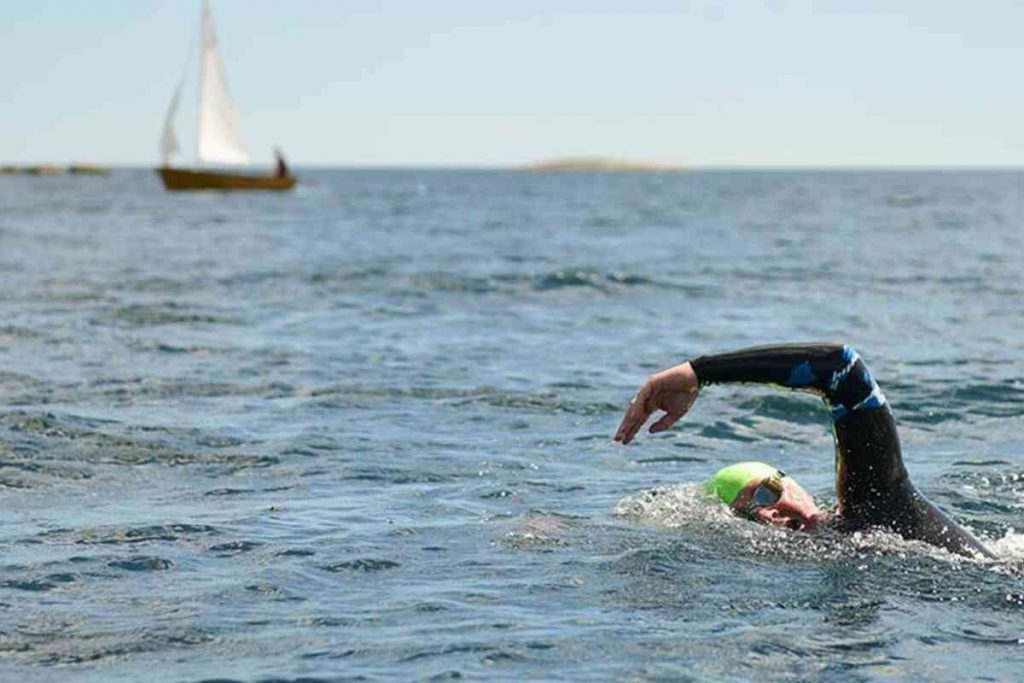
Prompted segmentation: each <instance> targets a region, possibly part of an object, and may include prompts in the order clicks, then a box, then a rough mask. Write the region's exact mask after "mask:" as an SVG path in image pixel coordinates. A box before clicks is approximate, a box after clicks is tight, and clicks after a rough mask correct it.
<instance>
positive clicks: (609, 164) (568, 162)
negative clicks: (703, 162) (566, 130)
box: [524, 157, 683, 171]
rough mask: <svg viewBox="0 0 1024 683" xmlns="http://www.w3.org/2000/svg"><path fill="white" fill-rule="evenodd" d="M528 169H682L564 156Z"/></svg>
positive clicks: (638, 162) (634, 162)
mask: <svg viewBox="0 0 1024 683" xmlns="http://www.w3.org/2000/svg"><path fill="white" fill-rule="evenodd" d="M524 169H525V170H527V171H682V170H683V169H682V168H681V167H679V166H672V165H669V164H658V163H647V162H641V161H629V160H626V159H613V158H609V157H564V158H561V159H551V160H548V161H541V162H538V163H535V164H529V165H528V166H525V167H524Z"/></svg>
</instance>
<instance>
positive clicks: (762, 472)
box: [704, 462, 823, 531]
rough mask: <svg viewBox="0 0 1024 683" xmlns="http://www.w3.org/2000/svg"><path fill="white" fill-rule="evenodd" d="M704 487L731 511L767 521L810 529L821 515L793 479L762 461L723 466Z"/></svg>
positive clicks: (811, 499) (808, 495) (812, 501)
mask: <svg viewBox="0 0 1024 683" xmlns="http://www.w3.org/2000/svg"><path fill="white" fill-rule="evenodd" d="M704 487H705V490H706V491H707V492H708V493H709V494H710V495H712V496H715V497H717V498H718V499H719V500H721V501H722V502H723V503H725V504H726V505H728V506H729V507H730V508H732V509H733V511H735V512H737V513H739V514H741V515H743V516H745V517H749V518H751V519H756V520H758V521H761V522H765V523H768V524H776V525H778V526H785V527H789V528H790V529H798V530H802V531H813V530H814V529H815V528H816V527H817V526H818V523H819V522H820V521H821V519H822V517H823V515H822V512H821V511H820V510H819V509H818V506H817V505H815V504H814V499H813V498H812V497H811V494H809V493H807V491H806V490H805V489H804V488H803V487H802V486H800V484H798V483H796V480H794V479H793V478H792V477H788V476H786V474H785V473H784V472H783V471H782V470H780V469H778V468H775V467H772V466H771V465H768V464H765V463H763V462H738V463H735V464H733V465H729V466H728V467H723V468H722V469H720V470H718V472H716V473H715V475H714V476H713V477H712V478H711V479H709V480H708V481H707V482H706V483H705V485H704Z"/></svg>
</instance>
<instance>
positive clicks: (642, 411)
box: [615, 363, 700, 444]
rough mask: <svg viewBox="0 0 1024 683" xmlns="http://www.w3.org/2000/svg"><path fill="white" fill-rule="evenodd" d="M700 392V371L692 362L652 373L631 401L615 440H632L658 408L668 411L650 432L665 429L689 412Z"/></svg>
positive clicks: (625, 441) (653, 425) (626, 441)
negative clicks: (696, 370)
mask: <svg viewBox="0 0 1024 683" xmlns="http://www.w3.org/2000/svg"><path fill="white" fill-rule="evenodd" d="M699 392H700V386H699V385H698V383H697V374H696V373H695V372H694V371H693V368H692V367H690V364H689V363H683V364H682V365H676V366H675V367H671V368H669V369H667V370H662V371H661V372H659V373H657V374H654V375H651V376H650V377H648V378H647V383H646V384H644V385H643V386H642V387H640V391H638V392H637V393H636V396H635V397H634V398H633V400H632V401H630V402H629V408H628V409H627V410H626V415H625V416H624V417H623V418H622V424H620V425H619V430H618V431H617V432H615V440H616V441H619V442H621V443H622V444H627V443H629V442H630V441H632V440H633V437H634V436H636V433H637V432H638V431H640V428H641V427H643V426H644V423H645V422H647V418H649V417H650V416H651V413H653V412H654V411H656V410H664V411H665V414H664V415H662V416H661V418H660V419H659V420H658V421H657V422H655V423H654V424H652V425H651V429H650V432H651V434H657V433H658V432H663V431H665V430H666V429H668V428H669V427H671V426H672V425H674V424H675V423H676V422H677V421H678V420H679V418H681V417H682V416H683V415H685V414H686V411H688V410H689V409H690V406H691V405H693V402H694V401H696V400H697V394H698V393H699Z"/></svg>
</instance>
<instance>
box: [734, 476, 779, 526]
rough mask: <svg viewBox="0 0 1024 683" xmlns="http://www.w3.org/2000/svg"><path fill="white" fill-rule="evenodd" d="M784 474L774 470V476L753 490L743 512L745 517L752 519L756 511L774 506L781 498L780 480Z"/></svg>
mask: <svg viewBox="0 0 1024 683" xmlns="http://www.w3.org/2000/svg"><path fill="white" fill-rule="evenodd" d="M785 476H786V473H785V472H783V471H782V470H775V474H773V475H772V476H770V477H768V478H767V479H765V480H764V481H762V482H761V483H760V484H758V485H757V488H756V489H754V495H752V496H750V500H749V501H747V505H746V507H745V508H743V512H744V514H745V515H746V516H747V517H750V518H754V517H755V516H756V514H757V511H758V510H759V509H761V508H763V507H768V506H769V505H775V504H776V503H778V502H779V499H780V498H782V478H783V477H785Z"/></svg>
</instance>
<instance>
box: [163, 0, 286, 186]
mask: <svg viewBox="0 0 1024 683" xmlns="http://www.w3.org/2000/svg"><path fill="white" fill-rule="evenodd" d="M201 43H202V44H201V46H200V50H199V126H198V130H197V137H198V140H197V144H196V157H197V158H198V161H199V163H200V164H228V165H244V164H249V163H251V161H252V160H251V158H250V156H249V153H248V152H246V151H245V146H244V145H243V144H242V138H241V136H240V135H239V134H238V115H237V113H236V112H235V108H234V106H233V105H232V103H231V96H230V94H229V93H228V87H227V81H226V80H225V79H224V67H223V64H222V63H221V60H220V54H219V53H218V52H217V36H216V33H215V31H214V28H213V15H212V14H211V13H210V2H209V0H203V23H202V41H201ZM184 85H185V78H182V80H181V82H179V83H178V87H177V88H176V89H175V91H174V96H173V97H171V103H170V105H169V106H168V107H167V117H166V120H165V121H164V129H163V134H162V135H161V136H160V157H161V166H160V168H158V169H157V173H158V174H160V178H161V179H163V181H164V187H166V188H167V189H168V190H290V189H292V188H293V187H295V176H294V175H292V174H291V173H290V172H289V171H288V168H287V166H286V165H285V163H284V158H283V157H282V156H281V154H280V152H277V151H276V150H275V152H276V154H277V169H276V173H273V174H253V173H239V172H233V171H225V170H221V169H219V168H198V169H186V168H174V167H172V166H171V165H170V159H171V155H173V154H175V153H176V152H178V151H180V146H179V145H178V136H177V134H176V133H175V132H174V119H175V116H176V115H177V113H178V102H179V101H180V100H181V91H182V87H183V86H184Z"/></svg>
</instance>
